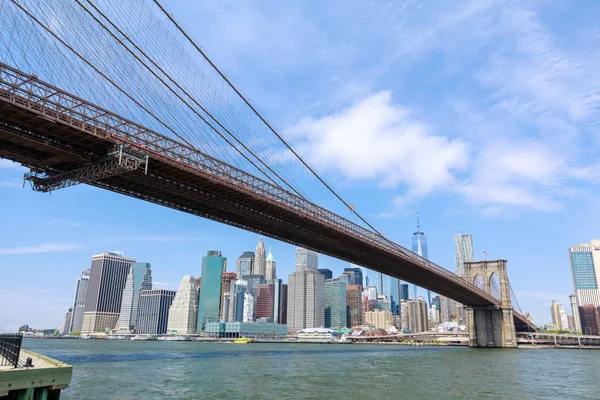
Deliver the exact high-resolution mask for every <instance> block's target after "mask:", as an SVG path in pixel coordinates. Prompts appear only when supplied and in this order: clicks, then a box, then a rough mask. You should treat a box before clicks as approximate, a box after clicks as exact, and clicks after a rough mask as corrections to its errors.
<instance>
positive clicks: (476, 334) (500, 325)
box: [463, 260, 517, 347]
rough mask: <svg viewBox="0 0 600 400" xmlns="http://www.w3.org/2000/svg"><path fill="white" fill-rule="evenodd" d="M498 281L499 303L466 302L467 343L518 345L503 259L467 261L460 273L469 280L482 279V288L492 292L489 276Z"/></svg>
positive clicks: (493, 345) (497, 345) (470, 281)
mask: <svg viewBox="0 0 600 400" xmlns="http://www.w3.org/2000/svg"><path fill="white" fill-rule="evenodd" d="M494 276H496V277H497V278H498V281H499V283H500V299H499V300H500V305H499V306H470V305H465V309H466V311H467V321H468V326H469V346H470V347H517V337H516V331H515V322H514V319H513V307H512V303H511V300H510V286H509V284H508V275H507V273H506V260H495V261H477V262H466V263H465V265H464V274H463V277H464V278H465V279H466V280H467V281H468V282H469V283H472V284H474V285H475V284H476V282H477V281H479V282H481V281H483V290H484V291H485V292H486V293H488V294H490V295H491V294H492V291H491V288H492V279H493V278H494Z"/></svg>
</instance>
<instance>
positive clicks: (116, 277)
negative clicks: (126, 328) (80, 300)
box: [81, 252, 135, 333]
mask: <svg viewBox="0 0 600 400" xmlns="http://www.w3.org/2000/svg"><path fill="white" fill-rule="evenodd" d="M134 262H135V260H134V259H132V258H126V257H123V254H122V253H116V252H106V253H102V254H98V255H95V256H92V266H91V268H90V279H89V282H88V290H87V295H86V298H85V311H84V313H83V327H82V329H81V332H82V333H93V332H96V331H104V330H106V329H113V328H114V327H115V326H116V325H117V322H118V320H119V313H120V312H121V301H122V300H123V289H124V288H125V282H126V281H127V274H129V269H130V268H131V264H132V263H134Z"/></svg>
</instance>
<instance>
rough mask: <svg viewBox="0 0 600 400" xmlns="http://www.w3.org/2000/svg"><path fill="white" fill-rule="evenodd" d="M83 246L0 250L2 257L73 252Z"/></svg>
mask: <svg viewBox="0 0 600 400" xmlns="http://www.w3.org/2000/svg"><path fill="white" fill-rule="evenodd" d="M81 248H82V246H81V245H78V244H74V243H48V244H38V245H31V246H19V247H9V248H3V249H2V248H0V255H22V254H38V253H51V252H57V251H72V250H77V249H81Z"/></svg>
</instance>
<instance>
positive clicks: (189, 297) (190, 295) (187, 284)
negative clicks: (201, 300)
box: [167, 276, 198, 335]
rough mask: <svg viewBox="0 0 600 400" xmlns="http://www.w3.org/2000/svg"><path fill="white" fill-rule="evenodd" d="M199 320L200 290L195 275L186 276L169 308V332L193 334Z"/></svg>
mask: <svg viewBox="0 0 600 400" xmlns="http://www.w3.org/2000/svg"><path fill="white" fill-rule="evenodd" d="M197 321H198V290H197V289H196V284H195V282H194V277H193V276H184V277H183V279H182V280H181V283H180V284H179V289H178V290H177V293H176V294H175V298H173V303H172V304H171V308H169V318H168V321H167V333H172V334H178V335H191V334H193V333H195V332H196V326H197Z"/></svg>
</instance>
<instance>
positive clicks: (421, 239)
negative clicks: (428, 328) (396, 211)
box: [412, 211, 431, 303]
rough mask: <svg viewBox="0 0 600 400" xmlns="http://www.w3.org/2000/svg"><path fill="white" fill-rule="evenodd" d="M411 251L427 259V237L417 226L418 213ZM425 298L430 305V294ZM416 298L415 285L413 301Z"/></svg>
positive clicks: (414, 286)
mask: <svg viewBox="0 0 600 400" xmlns="http://www.w3.org/2000/svg"><path fill="white" fill-rule="evenodd" d="M412 251H413V253H416V254H418V255H420V256H421V257H424V258H429V253H428V251H427V236H425V234H424V233H423V232H421V226H420V224H419V211H417V231H416V232H415V233H413V236H412ZM427 297H428V299H429V302H430V303H431V293H430V292H429V290H428V291H427ZM416 298H417V285H413V299H416Z"/></svg>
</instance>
